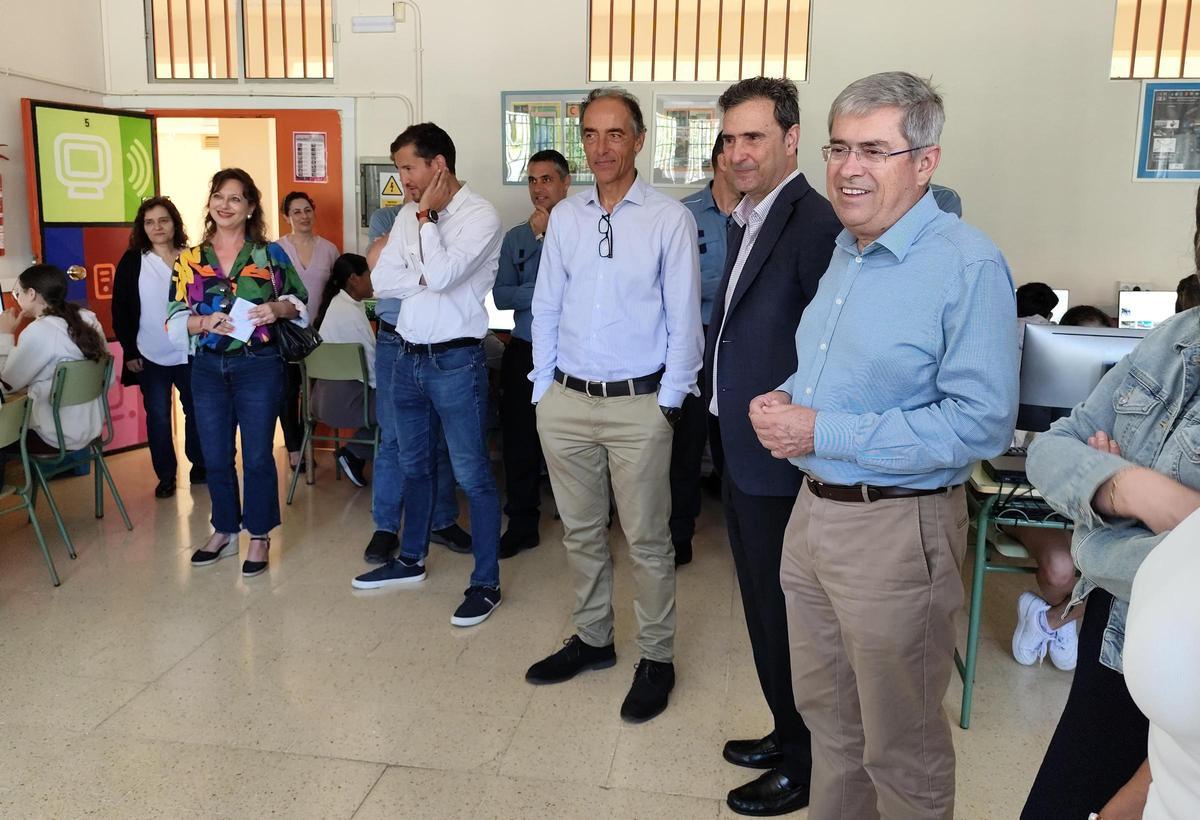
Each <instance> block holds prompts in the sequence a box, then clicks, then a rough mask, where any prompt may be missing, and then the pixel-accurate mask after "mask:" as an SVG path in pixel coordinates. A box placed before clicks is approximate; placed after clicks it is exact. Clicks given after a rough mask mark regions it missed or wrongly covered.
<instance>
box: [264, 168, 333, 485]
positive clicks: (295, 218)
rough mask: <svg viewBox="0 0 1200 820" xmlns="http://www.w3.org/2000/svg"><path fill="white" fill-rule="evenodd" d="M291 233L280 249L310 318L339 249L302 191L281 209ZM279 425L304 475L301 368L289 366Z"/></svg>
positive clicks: (294, 193)
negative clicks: (320, 228) (319, 226)
mask: <svg viewBox="0 0 1200 820" xmlns="http://www.w3.org/2000/svg"><path fill="white" fill-rule="evenodd" d="M281 210H282V212H283V216H284V218H285V219H286V220H287V221H288V224H289V225H291V227H292V232H291V233H289V234H287V235H286V236H281V237H280V238H279V246H280V247H281V248H283V250H284V252H285V253H287V255H288V258H289V259H290V260H291V261H292V266H293V267H294V268H295V269H296V273H298V274H300V280H301V281H302V282H304V286H305V288H307V289H308V294H309V297H308V309H309V311H310V314H309V315H316V314H315V311H316V310H317V309H318V308H319V307H320V299H321V293H322V292H323V291H324V290H325V283H326V282H327V281H329V271H330V269H331V268H332V267H333V262H334V260H335V259H337V258H338V254H339V253H340V251H338V249H337V246H336V245H334V244H333V243H332V242H330V241H329V240H328V239H325V238H324V237H321V236H318V235H317V234H316V233H315V232H314V228H315V226H316V222H317V206H316V205H314V204H313V201H312V198H311V197H309V195H308V194H306V193H304V192H303V191H292V192H291V193H290V194H288V195H287V196H285V197H284V198H283V207H282V208H281ZM279 423H280V425H281V426H282V427H283V440H284V442H285V443H286V445H287V449H288V459H289V460H290V461H291V465H292V467H293V468H296V467H299V469H300V471H301V472H304V469H305V466H304V463H303V462H302V460H301V455H302V454H301V453H300V443H301V441H303V439H304V428H303V427H302V426H301V424H300V366H299V365H296V364H289V365H287V367H286V381H285V385H284V391H283V406H282V407H281V408H280V410H279Z"/></svg>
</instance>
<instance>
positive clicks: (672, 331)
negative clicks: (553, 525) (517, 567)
mask: <svg viewBox="0 0 1200 820" xmlns="http://www.w3.org/2000/svg"><path fill="white" fill-rule="evenodd" d="M581 124H582V131H583V149H584V153H585V155H586V156H587V159H588V166H589V167H590V168H591V170H592V173H593V174H595V177H596V184H595V185H594V186H593V187H591V188H588V189H587V190H586V191H582V192H580V193H578V194H576V195H575V196H571V197H567V198H566V199H564V200H563V201H562V202H560V203H559V204H558V205H557V206H556V207H555V208H554V211H553V212H552V213H551V214H550V228H549V231H548V232H547V234H546V240H545V245H544V247H543V248H542V257H541V262H540V265H539V267H538V276H537V284H536V286H535V287H534V293H533V363H534V367H533V373H532V374H531V375H530V379H531V380H532V381H533V401H535V402H537V424H538V434H539V436H540V437H541V441H542V450H543V452H544V453H545V456H546V464H547V466H548V467H549V468H550V483H551V485H552V487H553V488H554V499H555V502H556V503H557V505H558V511H559V514H560V516H561V517H562V523H563V545H564V546H565V547H566V550H567V557H568V560H569V561H570V564H571V568H572V570H573V575H574V581H575V596H576V603H575V610H574V613H573V616H572V620H573V622H574V625H575V630H576V634H575V635H573V636H572V637H571V638H569V639H568V641H567V643H566V645H565V646H564V648H563V649H561V650H559V651H558V652H555V653H554V654H553V655H550V656H549V657H547V658H545V659H543V660H542V661H539V662H538V663H535V664H534V665H533V666H532V667H530V669H529V671H528V672H527V673H526V675H525V678H526V680H528V681H529V682H531V683H538V684H546V683H560V682H562V681H566V680H569V679H570V678H572V677H574V676H575V675H577V674H578V673H579V672H582V671H584V670H586V669H596V668H601V667H607V666H612V665H613V664H614V663H615V662H616V651H615V648H614V645H613V635H614V632H613V605H612V592H613V570H612V555H611V553H610V551H609V543H608V532H607V529H606V520H607V518H608V502H609V497H608V484H609V481H608V480H609V479H611V482H612V488H613V492H614V494H615V497H616V502H617V511H618V513H619V514H620V521H621V527H622V529H623V530H624V531H625V537H626V540H627V541H628V543H629V557H630V563H631V565H632V572H633V579H634V585H635V588H636V589H635V593H634V596H635V602H636V603H635V606H634V612H635V614H636V615H637V621H638V637H637V645H638V649H639V650H640V652H641V655H642V659H641V660H640V661H639V663H638V665H637V671H636V672H635V674H634V680H633V685H632V686H631V687H630V690H629V694H628V696H627V697H626V698H625V702H624V703H623V704H622V705H621V716H622V717H623V718H624V719H626V720H628V721H631V722H640V721H644V720H649V719H650V718H653V717H654V716H655V715H657V714H659V713H660V712H662V710H663V709H665V708H666V707H667V700H668V696H669V694H670V692H671V689H672V688H673V687H674V685H675V667H674V664H673V659H674V644H675V562H674V559H675V555H674V550H673V549H672V548H671V536H670V529H669V527H668V525H667V516H666V515H665V514H664V513H665V512H666V510H668V509H669V505H670V503H671V502H670V480H669V472H670V454H671V439H672V434H673V426H674V424H675V423H676V422H677V421H678V419H679V413H680V409H679V408H680V405H681V404H683V401H684V398H685V397H686V396H689V395H697V394H698V393H699V390H698V389H697V386H696V374H697V371H698V370H699V369H700V360H701V352H702V349H703V340H702V338H701V334H700V327H701V325H700V274H699V259H698V252H697V245H696V221H695V220H694V219H693V218H692V215H691V214H690V213H688V210H687V209H686V208H684V207H683V205H681V204H680V203H679V202H676V201H675V200H673V199H670V198H668V197H666V196H664V195H663V194H661V193H659V192H658V191H655V190H654V189H653V188H651V187H650V186H649V185H648V184H646V182H645V181H643V180H641V179H639V178H638V175H637V169H636V166H635V161H636V158H637V154H638V152H639V151H641V149H642V145H643V144H644V142H645V139H646V126H645V120H644V119H643V117H642V110H641V106H640V105H639V103H638V101H637V98H635V97H634V96H633V95H631V94H629V93H628V92H626V91H624V90H621V89H615V88H598V89H595V90H594V91H592V92H591V93H590V94H589V95H588V97H587V99H586V100H585V101H584V103H583V105H582V111H581Z"/></svg>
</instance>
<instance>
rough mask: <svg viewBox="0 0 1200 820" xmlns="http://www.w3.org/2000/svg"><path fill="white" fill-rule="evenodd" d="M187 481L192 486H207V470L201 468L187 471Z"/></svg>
mask: <svg viewBox="0 0 1200 820" xmlns="http://www.w3.org/2000/svg"><path fill="white" fill-rule="evenodd" d="M188 481H189V482H191V483H192V484H207V483H208V470H206V469H205V468H203V467H192V469H191V470H189V471H188Z"/></svg>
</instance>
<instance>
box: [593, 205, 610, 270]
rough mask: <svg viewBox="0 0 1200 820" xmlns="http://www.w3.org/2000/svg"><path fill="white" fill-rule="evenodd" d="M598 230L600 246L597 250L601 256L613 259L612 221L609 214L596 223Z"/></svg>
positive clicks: (603, 215) (602, 216)
mask: <svg viewBox="0 0 1200 820" xmlns="http://www.w3.org/2000/svg"><path fill="white" fill-rule="evenodd" d="M596 230H598V231H600V234H601V236H600V244H599V246H598V247H597V248H596V250H598V251H599V252H600V255H601V256H602V257H604V258H605V259H612V258H613V255H612V251H613V242H612V221H611V220H610V219H609V216H608V214H601V215H600V221H599V222H598V223H596Z"/></svg>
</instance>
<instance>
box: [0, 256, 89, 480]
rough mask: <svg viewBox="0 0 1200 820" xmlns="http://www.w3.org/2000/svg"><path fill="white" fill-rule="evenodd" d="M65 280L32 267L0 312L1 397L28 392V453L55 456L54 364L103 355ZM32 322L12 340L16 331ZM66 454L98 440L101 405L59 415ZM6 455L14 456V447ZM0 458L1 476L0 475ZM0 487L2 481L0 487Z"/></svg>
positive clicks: (55, 270)
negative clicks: (12, 304) (13, 304)
mask: <svg viewBox="0 0 1200 820" xmlns="http://www.w3.org/2000/svg"><path fill="white" fill-rule="evenodd" d="M67 284H68V280H67V275H66V274H65V273H63V272H62V270H60V269H59V268H56V267H55V266H54V265H34V266H33V267H30V268H26V269H25V271H24V272H23V273H22V274H21V275H20V276H18V277H17V282H16V284H15V285H14V286H13V296H14V297H15V298H16V300H17V306H16V307H15V308H10V309H8V310H6V311H4V312H3V313H0V381H2V382H3V388H4V391H5V392H13V391H17V390H26V389H27V390H28V394H29V398H30V400H31V401H32V402H33V411H32V414H31V416H30V421H29V435H28V437H27V438H26V440H25V441H26V445H27V446H28V448H29V452H31V453H44V454H48V453H57V452H58V433H57V431H56V430H55V427H54V414H53V411H52V410H51V407H50V388H51V387H52V385H53V382H54V371H55V369H56V368H57V367H58V363H59V362H70V361H79V360H82V359H90V360H91V361H99V360H100V359H101V358H103V357H104V356H106V355H108V343H107V342H105V340H104V331H103V330H101V328H100V322H99V321H98V320H97V319H96V315H95V314H94V313H92V312H91V311H90V310H85V309H83V308H81V307H79V306H78V305H76V304H74V303H72V302H68V301H67ZM30 319H32V320H33V321H31V322H30V323H29V324H28V325H27V326H26V327H25V330H24V331H23V332H22V333H21V339H20V343H17V342H16V341H15V334H16V332H17V330H18V329H19V328H20V327H21V325H23V324H24V323H25V322H26V321H27V320H30ZM59 419H60V421H61V423H62V435H63V441H64V442H65V443H66V447H67V449H68V450H81V449H83V448H84V447H86V446H87V445H88V444H89V443H90V442H91V441H92V440H93V439H95V438H96V437H97V436H99V435H100V432H101V427H102V425H103V407H102V406H101V404H100V400H99V399H97V400H96V401H93V402H90V403H88V404H81V405H78V406H75V407H64V408H62V410H61V412H60V413H59ZM9 451H10V452H18V449H17V445H13V446H12V447H11V448H10V449H9ZM3 459H4V455H3V453H0V475H2V474H3ZM0 483H2V482H0Z"/></svg>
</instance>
